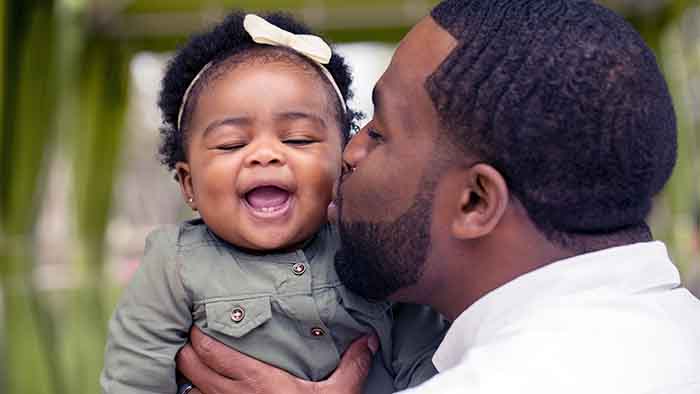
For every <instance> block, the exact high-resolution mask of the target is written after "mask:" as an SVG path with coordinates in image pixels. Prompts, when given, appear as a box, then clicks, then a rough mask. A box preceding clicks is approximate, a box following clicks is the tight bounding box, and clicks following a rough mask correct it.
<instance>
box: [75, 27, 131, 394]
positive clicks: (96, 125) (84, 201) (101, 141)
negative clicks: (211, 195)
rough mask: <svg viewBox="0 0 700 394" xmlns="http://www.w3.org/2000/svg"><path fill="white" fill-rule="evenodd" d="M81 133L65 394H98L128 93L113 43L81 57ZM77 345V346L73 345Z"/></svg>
mask: <svg viewBox="0 0 700 394" xmlns="http://www.w3.org/2000/svg"><path fill="white" fill-rule="evenodd" d="M82 59H83V64H84V69H83V71H82V80H81V87H80V92H81V93H80V109H81V114H80V118H81V127H80V128H79V130H77V131H76V133H75V134H74V136H75V139H74V141H73V146H74V149H75V152H74V154H73V157H74V159H75V162H74V164H73V173H74V196H75V198H74V199H75V201H76V206H75V212H76V229H77V233H78V247H77V248H76V249H77V253H76V258H75V260H74V261H75V264H76V272H78V275H79V276H80V278H81V287H80V289H78V291H77V292H76V294H75V299H74V302H73V306H72V308H73V311H72V314H71V319H70V324H71V326H72V327H73V329H70V328H69V329H68V332H81V333H84V334H85V335H84V336H83V337H82V338H79V339H78V338H68V340H70V341H72V344H73V346H69V348H70V349H71V351H74V352H76V357H72V359H73V360H74V362H73V364H72V365H71V367H70V368H71V369H70V370H69V371H68V376H70V377H71V383H70V385H69V387H70V388H71V390H70V391H71V392H76V393H86V394H87V393H94V392H99V386H98V385H97V384H98V379H97V377H98V375H99V372H100V370H101V369H102V361H103V354H102V351H101V350H102V349H103V348H104V343H105V339H106V317H107V312H106V310H105V303H104V301H103V297H104V296H105V294H104V293H103V289H105V288H106V287H107V286H106V284H105V283H104V265H105V262H106V260H107V259H106V254H105V249H104V237H105V233H106V230H107V225H108V222H109V218H110V215H109V212H110V208H111V203H112V198H113V186H114V183H115V179H116V175H117V166H118V164H119V157H120V152H121V146H122V132H123V126H124V120H125V112H126V106H127V92H128V76H129V69H128V60H129V54H128V52H127V51H126V49H125V48H123V47H122V46H121V45H120V44H119V43H118V42H113V41H108V40H104V39H100V38H94V37H93V38H91V39H90V40H89V41H88V42H87V44H86V47H85V51H84V55H83V57H82ZM76 339H77V340H76Z"/></svg>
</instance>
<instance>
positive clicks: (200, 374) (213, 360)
mask: <svg viewBox="0 0 700 394" xmlns="http://www.w3.org/2000/svg"><path fill="white" fill-rule="evenodd" d="M190 341H191V343H189V344H187V345H186V346H185V347H184V348H182V350H180V352H179V353H178V355H177V358H176V361H177V368H178V370H180V372H181V373H182V374H183V375H184V376H185V377H187V378H188V379H189V380H190V381H191V382H192V384H193V385H194V386H195V389H193V390H192V391H190V393H191V394H272V393H275V394H277V393H285V394H295V393H304V394H317V393H324V394H360V393H361V392H362V388H363V386H364V382H365V379H366V378H367V373H368V372H369V368H370V366H371V364H372V354H373V353H375V352H376V351H377V348H378V346H379V345H378V343H377V338H376V337H364V338H360V339H358V340H357V341H355V342H354V343H353V344H352V345H350V347H349V348H348V350H347V351H346V352H345V354H344V355H343V358H342V359H341V360H340V365H338V369H336V371H335V372H334V373H333V375H331V377H330V378H328V379H327V380H324V381H322V382H309V381H306V380H301V379H298V378H296V377H294V376H292V375H290V374H289V373H287V372H285V371H282V370H280V369H278V368H275V367H272V366H270V365H268V364H265V363H263V362H261V361H258V360H256V359H254V358H251V357H249V356H246V355H244V354H242V353H239V352H237V351H235V350H233V349H231V348H229V347H227V346H226V345H224V344H222V343H220V342H218V341H216V340H215V339H213V338H210V337H208V336H206V335H204V333H202V331H200V330H199V329H198V328H197V327H193V328H192V331H191V333H190Z"/></svg>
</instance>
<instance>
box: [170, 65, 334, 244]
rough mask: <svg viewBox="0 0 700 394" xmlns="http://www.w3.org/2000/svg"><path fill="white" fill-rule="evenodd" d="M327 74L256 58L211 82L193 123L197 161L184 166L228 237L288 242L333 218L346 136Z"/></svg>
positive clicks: (190, 189)
mask: <svg viewBox="0 0 700 394" xmlns="http://www.w3.org/2000/svg"><path fill="white" fill-rule="evenodd" d="M320 78H322V76H320V75H318V73H317V72H316V71H315V70H311V69H308V70H305V69H303V68H302V66H300V65H295V64H292V63H287V62H273V63H269V62H268V63H262V62H256V61H253V62H250V63H244V64H241V65H237V66H235V67H234V68H233V69H231V70H228V71H226V72H225V73H224V74H222V75H220V76H218V77H215V78H214V79H212V80H210V82H209V83H208V84H207V85H206V86H205V88H204V90H203V91H202V93H201V95H200V96H199V99H198V101H197V105H196V108H195V109H194V112H193V114H192V120H191V122H190V127H189V129H188V135H189V140H188V141H189V142H188V147H187V157H188V162H187V163H178V166H177V170H178V173H179V175H180V178H181V185H182V187H183V192H184V193H185V195H186V197H192V199H193V202H192V203H191V205H192V206H193V207H195V208H196V209H198V210H199V212H200V214H201V216H202V218H203V219H204V221H205V222H206V223H207V225H208V226H209V227H210V228H211V229H212V230H213V231H214V233H216V234H217V235H218V236H219V237H221V238H223V239H225V240H226V241H228V242H230V243H232V244H234V245H237V246H239V247H242V248H246V249H253V250H276V249H287V248H293V247H296V246H298V245H299V244H300V243H301V242H303V241H304V240H306V239H308V238H309V237H311V236H312V235H313V234H314V233H315V232H316V231H317V230H318V228H319V227H320V226H321V225H322V224H323V223H324V222H325V221H326V209H327V206H328V204H329V202H330V200H331V197H332V196H331V195H332V189H333V184H334V182H335V181H336V179H337V178H338V176H339V174H340V168H341V133H340V130H339V126H338V122H337V120H336V117H335V113H334V109H333V107H332V105H333V104H332V103H331V102H330V100H329V98H328V94H327V90H326V89H327V88H326V87H325V86H324V85H323V83H322V81H321V80H320Z"/></svg>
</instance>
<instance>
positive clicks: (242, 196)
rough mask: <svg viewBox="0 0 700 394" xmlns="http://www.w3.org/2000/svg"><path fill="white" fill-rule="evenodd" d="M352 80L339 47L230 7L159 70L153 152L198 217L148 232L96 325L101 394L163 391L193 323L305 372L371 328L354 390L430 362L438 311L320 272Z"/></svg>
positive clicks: (290, 24) (404, 382)
mask: <svg viewBox="0 0 700 394" xmlns="http://www.w3.org/2000/svg"><path fill="white" fill-rule="evenodd" d="M350 82H351V77H350V73H349V71H348V67H347V65H346V64H345V62H344V60H343V58H342V57H340V56H338V55H337V54H335V53H333V52H332V49H331V48H330V47H329V46H328V45H327V44H326V43H325V42H324V41H323V40H322V39H321V38H319V37H317V36H312V35H310V32H309V31H308V29H307V28H306V27H304V26H303V25H301V24H299V23H298V22H296V21H294V20H293V19H291V18H290V17H288V16H284V15H280V14H271V15H268V16H266V19H263V18H260V17H258V16H255V15H245V14H242V13H234V14H232V15H230V16H229V17H227V18H226V19H225V20H224V21H223V22H222V23H221V24H220V25H218V26H216V27H215V28H214V29H213V30H212V31H210V32H208V33H205V34H203V35H200V36H196V37H194V38H192V39H191V40H190V41H189V42H188V43H187V45H186V46H185V47H184V48H182V49H181V50H180V51H179V52H178V54H177V55H176V57H175V58H174V59H173V60H172V62H171V63H170V64H169V67H168V69H167V72H166V75H165V77H164V79H163V90H162V92H161V96H160V103H159V105H160V108H161V110H162V111H163V118H164V125H163V127H162V130H161V133H162V137H163V140H162V145H161V148H160V152H161V155H162V157H163V160H162V161H163V163H164V164H165V165H167V166H168V168H170V169H171V170H174V171H175V173H176V179H177V180H178V182H179V184H180V187H181V190H182V194H183V196H184V199H185V201H186V202H187V204H188V205H189V206H190V207H191V208H192V209H193V210H196V211H198V212H199V214H200V216H201V219H196V220H192V221H188V222H185V223H182V224H180V225H178V226H173V227H170V228H164V229H160V230H156V231H155V232H153V233H152V234H151V235H149V237H148V239H147V241H146V251H145V256H144V259H143V263H142V265H141V267H140V268H139V270H138V272H137V273H136V274H135V277H134V278H133V280H132V281H131V283H130V285H129V286H128V287H127V289H126V290H125V291H124V293H123V295H122V298H121V301H120V303H119V305H118V306H117V309H116V311H115V313H114V316H113V318H112V320H111V322H110V325H109V339H108V342H107V347H106V353H105V366H104V370H103V372H102V376H101V384H102V390H103V392H104V393H167V394H173V393H175V391H176V390H177V386H176V370H175V361H174V360H175V356H176V354H177V352H178V351H179V349H180V348H181V347H182V346H183V345H184V344H185V343H186V342H187V339H188V336H189V330H190V328H191V327H192V325H196V326H197V327H199V328H200V329H201V330H202V331H203V332H204V333H206V334H207V335H210V336H211V337H213V338H216V339H217V340H219V341H221V342H223V343H225V344H227V345H229V346H231V347H233V348H235V349H237V350H239V351H241V352H243V353H246V354H248V355H250V356H252V357H255V358H257V359H259V360H262V361H264V362H266V363H269V364H272V365H275V366H277V367H280V368H283V369H285V370H287V371H289V372H290V373H292V374H294V375H296V376H298V377H301V378H305V379H310V380H321V379H324V378H326V377H327V376H328V375H329V374H330V373H331V372H332V371H333V370H334V369H335V368H336V367H337V365H338V362H339V361H340V357H341V356H342V354H343V352H344V351H345V350H346V349H347V347H348V346H349V345H350V343H351V342H352V341H354V340H355V339H357V338H359V337H360V336H363V335H366V334H369V333H374V334H376V335H377V336H378V338H379V342H380V351H379V352H377V354H376V356H375V360H374V363H373V369H372V371H371V372H370V376H369V379H368V382H367V385H366V387H365V392H367V393H391V392H394V391H396V390H401V389H404V388H407V387H410V386H414V385H416V384H418V383H421V382H423V381H424V380H426V379H428V378H429V377H430V376H432V375H433V374H435V373H436V371H435V369H434V367H433V366H432V363H431V356H432V353H433V351H434V350H435V348H436V347H437V345H438V344H439V342H440V340H441V338H442V335H443V334H444V331H445V329H446V328H447V327H446V323H445V322H444V321H443V319H442V318H441V317H440V316H438V315H437V314H435V313H434V312H432V311H430V310H428V309H427V308H424V307H418V306H412V305H399V304H390V303H388V302H370V301H368V300H365V299H363V298H361V297H359V296H357V295H355V294H353V293H351V292H350V291H348V290H347V289H346V288H345V287H344V286H343V285H342V283H340V281H339V280H338V277H337V275H336V272H335V269H334V256H335V253H336V251H337V248H338V245H339V240H338V236H337V233H336V231H335V229H334V228H333V227H332V226H331V225H329V224H328V219H327V213H326V212H327V206H328V205H329V203H330V202H331V198H332V190H333V185H334V183H335V182H336V180H337V179H338V177H339V175H340V172H341V152H342V147H343V146H344V144H345V142H346V141H347V139H348V138H349V134H350V129H351V127H352V125H353V123H354V121H355V119H356V114H355V113H354V112H353V111H351V110H350V109H349V108H348V107H347V99H348V98H349V96H350V91H349V85H350ZM398 321H400V323H397V322H398Z"/></svg>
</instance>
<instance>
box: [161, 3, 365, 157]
mask: <svg viewBox="0 0 700 394" xmlns="http://www.w3.org/2000/svg"><path fill="white" fill-rule="evenodd" d="M245 15H246V13H245V12H243V11H236V12H233V13H231V14H229V15H228V16H227V17H226V18H225V19H224V20H223V21H222V22H221V23H219V24H218V25H216V26H214V27H213V28H212V29H211V30H210V31H208V32H205V33H203V34H199V35H195V36H193V37H192V38H191V39H190V40H189V41H188V42H187V43H186V44H185V45H184V46H183V47H182V48H180V50H179V51H178V52H177V53H176V54H175V56H174V57H173V59H172V60H171V61H170V62H169V64H168V66H167V68H166V71H165V76H164V77H163V81H162V89H161V92H160V98H159V101H158V107H159V108H160V110H161V112H162V120H163V122H162V125H161V128H160V134H161V143H160V147H159V154H160V161H161V163H162V164H163V165H165V166H167V167H168V169H169V170H173V169H174V168H175V164H176V163H177V162H183V161H186V160H187V158H186V143H187V138H186V131H187V123H188V121H189V118H190V116H191V114H192V111H193V109H194V107H195V104H196V102H197V99H198V97H199V95H200V94H201V92H202V90H203V88H204V86H206V84H207V83H208V82H210V81H211V80H212V79H214V78H215V77H216V75H217V74H218V73H219V72H220V69H221V68H223V67H227V66H229V65H230V64H229V62H228V60H230V59H233V58H234V57H235V58H236V62H235V63H240V62H241V61H245V60H247V59H248V56H251V57H256V56H267V57H269V56H272V57H284V58H287V59H288V60H289V59H291V60H293V61H295V62H303V63H305V66H310V67H312V68H313V69H315V70H317V71H318V72H319V74H320V73H321V70H320V67H322V66H320V65H318V64H317V63H315V62H314V61H313V60H311V59H309V58H307V57H305V56H303V55H301V54H298V53H297V52H295V51H293V50H291V49H288V48H284V47H276V46H269V45H261V44H256V43H255V42H253V39H252V38H251V36H250V35H249V34H248V32H246V30H245V29H244V27H243V19H244V18H245ZM260 16H261V17H263V18H264V19H265V20H267V21H268V22H270V23H272V24H273V25H275V26H277V27H279V28H281V29H284V30H286V31H289V32H291V33H295V34H314V33H313V32H312V31H311V30H310V29H309V28H308V27H307V26H305V25H304V24H302V23H300V22H298V21H296V20H295V19H294V18H292V17H291V16H289V15H287V14H283V13H270V14H264V15H260ZM210 63H211V66H210V67H209V68H207V70H206V71H204V73H203V75H202V76H200V78H199V79H198V80H197V82H196V83H195V84H194V86H193V87H192V88H191V91H190V94H189V96H188V99H187V102H186V103H185V109H184V111H183V115H182V120H181V122H182V124H181V125H180V127H178V115H179V112H180V106H181V105H182V100H183V98H184V96H185V91H186V90H187V88H188V87H189V85H190V84H191V83H192V81H193V80H194V78H195V77H196V76H197V74H199V72H200V71H201V70H202V69H203V68H204V67H205V66H206V65H207V64H210ZM323 67H325V68H326V69H327V70H328V72H329V73H330V74H331V75H332V76H333V79H334V80H335V82H336V84H337V85H338V88H339V89H340V92H341V93H342V94H343V98H344V100H345V105H346V107H347V105H348V104H347V103H348V101H349V100H350V99H351V98H352V91H351V90H350V83H351V82H352V75H351V73H350V69H349V67H348V65H347V63H346V62H345V59H344V58H343V57H342V56H340V55H338V54H337V53H335V52H333V55H332V57H331V59H330V62H329V63H328V64H326V65H325V66H323ZM321 79H323V80H324V83H325V85H327V90H328V94H329V95H331V96H333V97H337V94H336V93H335V88H333V86H332V85H331V83H330V81H328V80H327V78H326V77H323V76H321ZM332 102H335V103H337V107H338V108H337V110H338V116H337V117H338V121H339V123H340V129H341V132H342V134H343V135H342V137H343V143H345V142H347V140H348V139H349V136H350V132H351V130H354V129H357V124H356V122H357V120H359V119H360V118H361V114H360V113H359V112H355V111H353V110H352V109H350V108H349V107H347V111H343V110H342V108H341V105H340V100H339V98H334V99H333V101H332Z"/></svg>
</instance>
